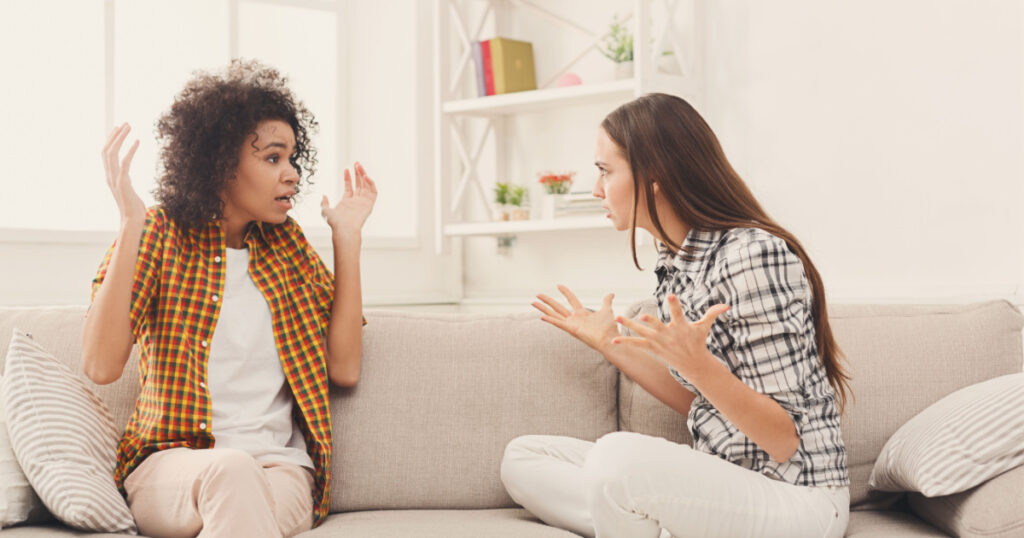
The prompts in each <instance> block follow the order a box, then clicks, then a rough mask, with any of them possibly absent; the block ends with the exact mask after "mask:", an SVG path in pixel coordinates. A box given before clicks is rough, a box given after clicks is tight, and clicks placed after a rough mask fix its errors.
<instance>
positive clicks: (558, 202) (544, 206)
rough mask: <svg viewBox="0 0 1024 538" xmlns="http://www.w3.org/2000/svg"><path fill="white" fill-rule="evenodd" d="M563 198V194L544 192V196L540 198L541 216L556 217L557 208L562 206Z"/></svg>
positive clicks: (543, 217) (545, 217) (544, 217)
mask: <svg viewBox="0 0 1024 538" xmlns="http://www.w3.org/2000/svg"><path fill="white" fill-rule="evenodd" d="M564 200H565V195H564V194H545V195H544V197H543V198H541V208H540V215H541V218H542V219H553V218H555V217H557V216H558V215H557V213H558V209H559V208H561V207H562V204H563V201H564Z"/></svg>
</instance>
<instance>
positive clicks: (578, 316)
mask: <svg viewBox="0 0 1024 538" xmlns="http://www.w3.org/2000/svg"><path fill="white" fill-rule="evenodd" d="M558 291H560V292H562V295H564V296H565V298H566V299H567V300H568V301H569V305H570V306H571V307H572V310H569V309H568V308H566V307H565V306H563V305H562V304H561V303H559V302H558V301H556V300H555V299H552V298H551V297H548V296H547V295H544V294H539V295H537V298H538V299H540V300H541V301H543V303H540V302H534V303H531V304H532V305H533V307H534V308H536V309H537V310H540V311H541V312H542V313H543V314H544V315H543V316H541V317H540V319H542V320H544V321H546V322H548V323H550V324H552V325H554V326H555V327H558V328H559V329H562V330H563V331H565V332H567V333H569V334H571V335H573V336H575V337H576V338H578V339H579V340H580V341H581V342H583V343H584V344H587V345H588V346H590V347H592V348H594V349H596V350H598V351H601V347H602V346H604V345H605V344H608V343H609V342H611V339H612V338H615V337H616V336H618V335H619V330H618V328H617V327H616V326H615V321H614V320H613V319H612V316H613V314H612V299H613V298H614V297H615V294H613V293H609V294H608V295H606V296H605V298H604V300H603V301H602V302H601V309H600V310H598V311H597V312H591V311H590V310H587V309H586V308H583V304H582V303H580V300H579V299H577V298H576V294H574V293H573V292H572V291H570V290H569V288H567V287H565V286H558Z"/></svg>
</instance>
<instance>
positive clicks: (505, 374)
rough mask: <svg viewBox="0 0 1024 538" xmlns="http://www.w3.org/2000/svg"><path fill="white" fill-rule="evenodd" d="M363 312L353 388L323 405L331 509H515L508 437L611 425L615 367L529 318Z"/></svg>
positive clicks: (587, 435) (586, 434) (593, 430)
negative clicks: (329, 438)
mask: <svg viewBox="0 0 1024 538" xmlns="http://www.w3.org/2000/svg"><path fill="white" fill-rule="evenodd" d="M366 317H367V320H368V322H369V323H368V325H367V326H366V327H365V329H364V331H365V332H364V333H363V334H364V335H363V367H362V368H363V369H362V375H361V379H360V381H359V384H358V385H357V386H356V387H354V388H352V389H335V391H334V395H333V396H332V402H331V414H332V417H333V420H334V460H335V463H334V469H335V475H334V482H333V497H332V499H333V500H332V502H331V508H332V510H334V511H337V510H369V509H390V508H395V509H399V508H498V507H511V506H515V504H514V503H513V502H512V499H511V498H509V497H508V494H507V493H505V489H504V487H503V486H502V484H501V479H500V475H499V469H500V462H501V457H502V454H503V452H504V449H505V445H506V444H508V442H509V441H510V440H512V439H513V438H515V437H517V436H520V435H524V434H549V435H568V436H573V437H578V438H582V439H588V440H595V439H597V438H598V437H600V436H601V435H604V434H605V433H608V432H612V431H615V430H616V428H617V410H616V397H615V395H616V390H617V383H618V370H616V369H615V367H614V366H612V365H611V364H610V363H608V362H607V361H605V360H604V358H603V357H601V355H600V354H598V353H596V352H594V351H592V350H590V348H588V347H586V346H584V345H583V344H581V343H579V342H578V341H576V340H575V339H573V338H571V337H569V336H568V335H566V334H565V333H563V332H562V331H560V330H558V329H555V328H554V327H551V326H549V325H548V324H546V323H544V322H542V321H540V320H539V319H538V318H539V316H538V315H536V314H514V315H451V314H447V315H429V314H409V313H400V312H382V311H368V312H367V314H366Z"/></svg>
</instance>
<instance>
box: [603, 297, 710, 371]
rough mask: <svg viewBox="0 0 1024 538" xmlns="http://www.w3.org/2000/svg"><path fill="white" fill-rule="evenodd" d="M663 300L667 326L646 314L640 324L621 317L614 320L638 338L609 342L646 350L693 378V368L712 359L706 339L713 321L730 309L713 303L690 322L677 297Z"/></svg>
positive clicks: (617, 339) (616, 339)
mask: <svg viewBox="0 0 1024 538" xmlns="http://www.w3.org/2000/svg"><path fill="white" fill-rule="evenodd" d="M666 300H667V301H668V308H669V314H670V317H671V320H670V321H669V323H668V324H667V325H666V324H664V323H662V322H661V320H660V319H658V318H656V317H654V316H650V315H647V314H644V315H643V316H640V321H642V322H643V323H640V322H638V321H635V320H632V319H626V318H623V317H621V316H620V317H618V318H616V319H615V321H618V322H619V323H621V324H622V325H623V326H625V327H628V328H629V329H630V330H632V331H633V333H634V334H636V335H638V336H631V337H630V336H619V337H617V338H615V339H614V340H612V343H613V344H617V345H627V346H636V347H638V348H641V349H644V350H646V351H649V352H651V353H653V354H655V355H656V356H658V357H660V358H661V359H662V360H664V361H665V362H666V363H668V365H669V366H671V367H673V368H675V369H676V370H677V371H678V372H679V373H680V374H682V375H683V377H686V378H688V379H692V376H693V375H694V374H695V373H696V369H699V368H700V367H701V366H703V365H704V364H706V363H704V362H703V361H705V360H707V359H708V358H709V357H711V355H710V353H708V348H707V339H708V334H709V333H710V332H711V326H712V325H714V323H715V318H717V317H718V316H720V315H721V314H722V313H724V312H725V311H727V310H729V306H728V305H724V304H716V305H714V306H712V307H711V308H709V309H708V311H707V312H706V313H705V314H704V317H703V318H702V319H701V320H700V321H698V322H696V323H690V322H689V321H688V320H687V319H686V316H684V315H683V308H682V306H680V304H679V298H678V297H676V296H675V295H669V296H668V298H667V299H666Z"/></svg>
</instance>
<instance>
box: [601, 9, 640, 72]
mask: <svg viewBox="0 0 1024 538" xmlns="http://www.w3.org/2000/svg"><path fill="white" fill-rule="evenodd" d="M598 50H599V51H601V54H603V55H605V57H607V58H608V59H609V60H611V61H613V62H615V64H616V65H615V76H616V77H617V78H629V77H631V76H633V34H632V32H630V31H629V27H628V26H626V24H625V23H624V22H620V21H619V17H618V15H616V16H613V17H612V22H611V25H609V30H608V35H606V36H605V38H604V42H603V43H602V44H601V46H600V47H599V48H598Z"/></svg>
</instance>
